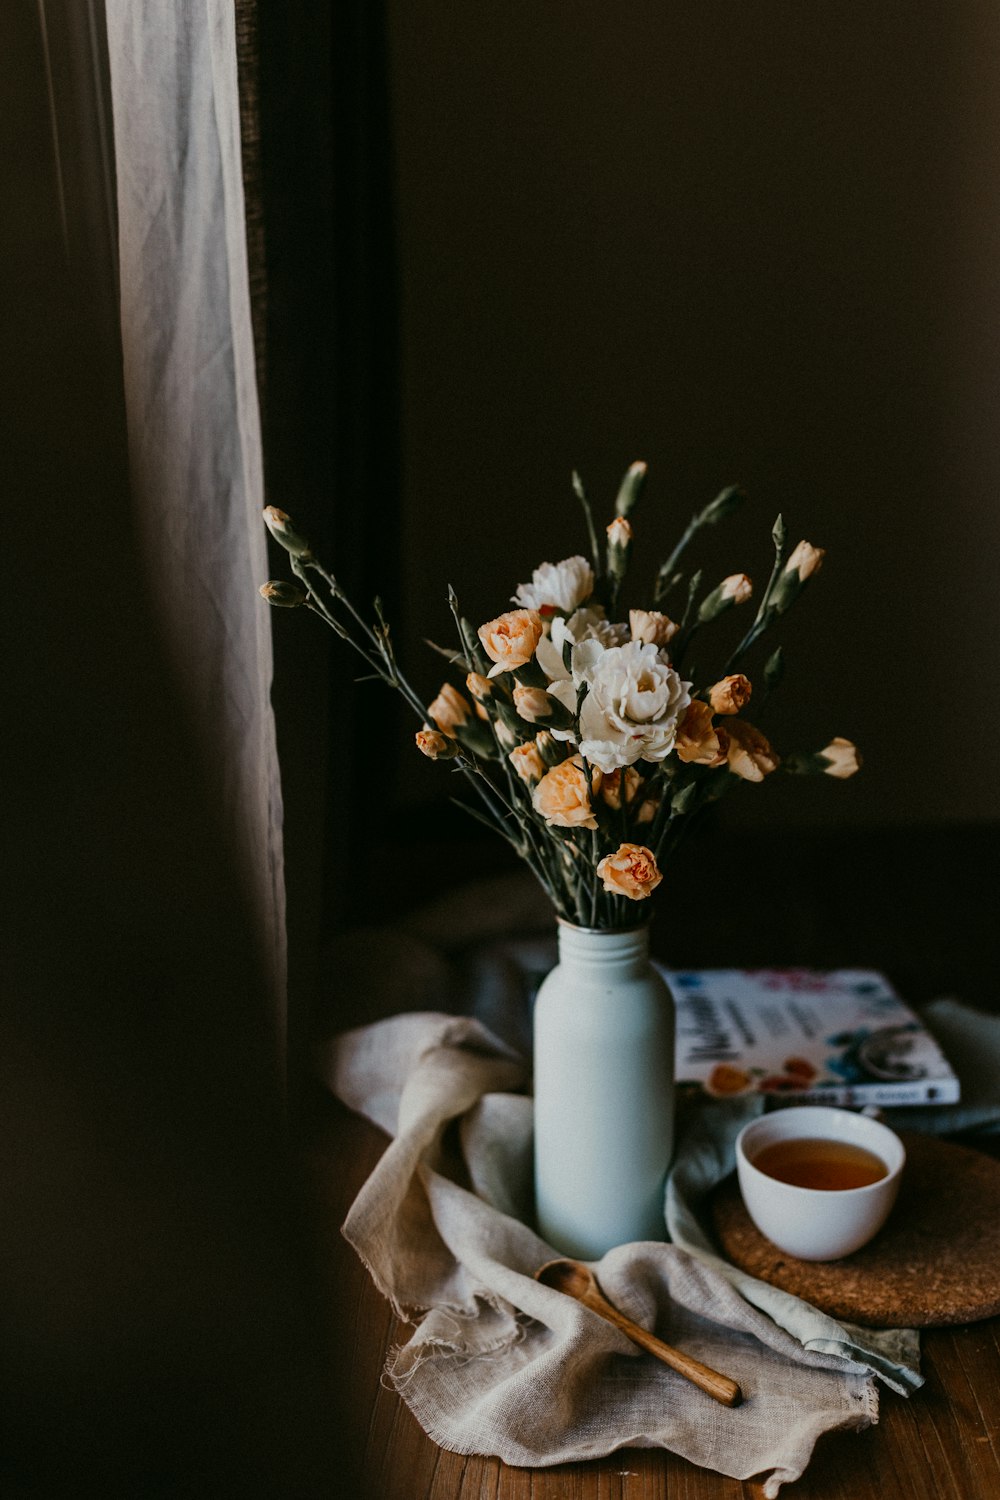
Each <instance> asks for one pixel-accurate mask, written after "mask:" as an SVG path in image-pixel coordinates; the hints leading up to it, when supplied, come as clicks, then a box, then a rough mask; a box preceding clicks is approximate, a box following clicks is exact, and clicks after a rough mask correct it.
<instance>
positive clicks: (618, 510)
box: [615, 460, 648, 516]
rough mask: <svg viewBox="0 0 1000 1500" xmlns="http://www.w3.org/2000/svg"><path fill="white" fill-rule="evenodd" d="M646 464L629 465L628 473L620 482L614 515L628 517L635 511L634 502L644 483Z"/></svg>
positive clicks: (640, 462)
mask: <svg viewBox="0 0 1000 1500" xmlns="http://www.w3.org/2000/svg"><path fill="white" fill-rule="evenodd" d="M647 468H648V465H647V464H644V463H642V461H641V460H640V461H639V462H638V463H634V464H629V467H628V472H627V473H626V475H625V478H624V479H623V480H622V482H621V486H620V488H619V490H618V498H617V499H616V500H615V515H616V516H630V515H631V514H632V512H633V510H634V509H635V505H636V501H637V500H638V499H639V496H640V495H641V494H642V487H643V485H644V484H645V483H646V469H647Z"/></svg>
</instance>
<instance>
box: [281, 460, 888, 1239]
mask: <svg viewBox="0 0 1000 1500" xmlns="http://www.w3.org/2000/svg"><path fill="white" fill-rule="evenodd" d="M645 479H646V465H645V464H643V463H634V464H632V465H631V467H630V468H629V470H628V472H627V473H626V474H625V477H624V479H623V480H622V483H621V486H620V488H619V491H618V494H617V497H616V500H615V505H614V516H613V518H612V519H611V521H610V523H609V524H608V526H607V528H606V535H605V537H604V538H603V539H602V538H601V537H600V536H599V533H598V529H597V526H596V525H595V523H594V518H593V512H592V509H591V505H590V503H589V501H588V499H587V495H586V492H585V490H584V488H583V485H582V483H581V481H580V479H579V477H578V476H577V475H575V474H574V476H573V483H574V488H575V491H576V494H577V497H578V499H579V501H580V504H581V506H582V509H583V516H584V521H585V524H586V530H587V536H588V543H589V547H588V550H589V557H585V556H582V555H575V556H572V557H569V558H566V559H565V560H564V561H562V562H559V563H555V564H553V563H543V564H542V565H541V566H540V567H538V568H536V569H535V571H534V573H533V575H532V578H531V581H530V583H522V584H520V585H518V587H517V588H516V589H515V592H514V594H513V596H512V599H511V601H510V602H511V603H512V605H513V606H514V608H512V609H509V610H506V611H504V612H503V613H501V614H499V615H497V616H496V618H495V619H491V620H488V621H487V622H486V623H485V624H483V625H480V626H479V627H478V628H476V627H474V625H473V624H472V623H471V622H470V621H469V620H468V619H466V618H465V617H464V616H463V615H462V613H461V610H460V608H459V604H458V599H457V597H456V595H455V592H454V590H453V589H451V590H449V602H450V607H451V612H452V615H453V617H454V621H455V630H456V644H455V646H454V647H453V648H444V647H440V646H438V647H435V648H434V649H435V650H437V651H438V652H439V653H440V654H441V655H442V656H443V657H444V658H445V659H446V660H447V662H448V665H449V668H450V669H451V673H452V675H453V677H454V678H455V679H456V680H455V681H452V680H449V681H447V682H445V683H444V685H443V686H442V687H441V689H440V691H439V692H438V693H437V695H436V697H434V699H433V700H432V701H431V702H430V703H428V704H426V705H425V704H424V702H423V701H422V699H421V698H420V696H419V694H418V693H417V692H416V691H415V689H414V688H413V686H412V685H411V683H410V681H409V679H408V678H407V677H406V675H405V673H404V672H403V670H402V668H401V667H400V665H399V662H398V660H397V658H396V653H395V649H394V646H393V642H392V637H391V634H390V630H389V626H388V624H387V622H386V619H385V617H384V614H383V610H382V606H381V604H380V602H379V601H378V600H377V599H376V600H375V604H374V618H373V619H372V620H371V621H370V622H369V621H367V620H366V619H365V618H364V617H363V616H362V614H360V613H359V611H358V610H357V609H356V608H355V606H354V605H353V603H352V602H351V600H350V599H349V598H348V597H347V595H346V594H345V592H344V590H343V589H342V588H341V586H340V584H339V583H338V582H337V579H336V577H335V576H334V575H333V574H331V573H330V572H329V571H328V570H327V569H326V568H325V567H324V566H323V564H322V563H321V562H320V561H319V559H318V558H316V557H315V556H314V554H313V551H312V549H311V547H310V546H309V544H308V542H307V541H306V540H305V539H304V538H303V537H302V536H301V535H300V534H299V533H298V532H297V530H296V529H295V526H294V524H293V523H292V521H291V520H290V519H289V517H288V516H287V515H286V514H285V513H284V512H283V511H281V510H278V509H276V508H275V507H273V506H269V507H268V508H267V509H266V510H265V512H264V520H265V522H266V524H267V526H268V529H269V530H270V532H271V535H272V536H273V537H274V538H275V540H276V541H277V542H279V543H280V545H281V546H282V547H283V548H284V549H285V550H286V552H287V553H288V555H289V558H290V562H291V568H292V572H293V573H294V575H295V581H294V582H292V581H281V582H275V581H272V582H270V583H265V584H264V585H263V586H262V588H261V593H262V594H263V596H264V598H265V599H267V600H268V601H269V602H270V603H271V604H274V605H278V606H282V607H293V608H296V607H298V608H305V609H309V610H311V611H312V612H313V613H315V614H316V615H318V616H319V618H320V619H322V620H323V621H324V622H325V623H326V624H327V625H328V626H330V627H331V628H332V629H333V630H334V631H335V632H336V633H337V635H339V636H340V637H341V639H342V640H344V641H345V642H347V644H348V645H350V646H351V647H353V649H354V650H355V651H357V652H358V654H359V655H360V656H361V657H362V658H363V660H364V661H365V662H366V664H367V666H368V667H369V668H370V671H371V675H373V676H374V677H376V678H378V679H381V680H382V681H383V682H385V683H387V684H388V685H389V686H390V687H392V688H394V689H396V690H397V691H398V692H399V693H401V694H402V696H403V698H404V699H405V700H406V702H407V703H408V704H409V705H410V707H411V709H412V710H413V712H414V713H415V714H416V715H417V718H418V719H419V721H420V728H419V729H418V730H417V732H416V746H417V749H418V750H420V751H421V752H422V753H423V754H424V755H426V756H429V757H430V758H431V759H432V760H439V761H443V762H446V763H448V764H449V765H450V766H451V767H452V768H453V769H454V770H457V771H458V772H459V773H460V774H461V775H462V776H463V777H464V778H465V781H466V784H467V787H468V789H469V791H470V792H471V801H467V802H463V803H462V804H461V805H463V806H464V807H465V808H466V810H467V811H468V812H469V813H471V814H472V816H473V817H476V818H478V819H480V821H482V822H484V823H485V824H486V825H487V826H488V827H490V828H491V829H493V830H495V831H496V832H497V833H499V834H500V835H501V837H503V838H505V839H506V840H507V842H508V843H509V844H510V845H511V846H512V847H513V848H514V849H515V850H516V852H517V853H518V855H520V857H521V858H522V859H523V860H524V862H525V863H526V864H527V865H528V867H529V868H530V869H531V871H532V872H533V874H534V875H535V877H536V878H537V880H538V881H539V883H540V884H541V885H542V887H543V888H544V890H545V892H546V894H547V896H548V898H549V900H550V901H551V903H552V906H553V908H554V910H555V913H556V916H557V917H558V918H559V919H560V965H559V967H558V968H557V969H556V970H555V971H553V974H551V975H549V977H548V978H547V979H546V980H545V981H544V983H543V986H542V990H541V991H540V992H539V996H538V1000H537V1003H536V1010H535V1116H536V1190H537V1197H538V1216H539V1225H540V1228H541V1230H542V1232H543V1233H544V1234H545V1235H546V1237H547V1238H548V1239H549V1240H550V1242H551V1243H553V1244H556V1245H557V1246H558V1247H560V1248H562V1249H564V1250H568V1251H570V1252H571V1253H578V1254H588V1255H589V1254H597V1253H603V1249H605V1248H608V1247H609V1246H610V1245H612V1244H617V1243H621V1242H622V1241H623V1240H626V1239H635V1238H650V1237H654V1236H656V1235H657V1234H658V1235H659V1236H660V1237H662V1233H663V1222H662V1181H663V1174H664V1172H665V1170H666V1166H667V1163H668V1162H669V1159H670V1155H671V1150H672V1119H673V1110H672V1099H673V1019H672V1005H671V1002H670V997H669V993H668V991H667V990H666V986H665V985H664V984H663V982H662V979H661V978H660V977H659V975H658V974H657V973H656V972H655V970H653V969H652V968H651V966H650V964H649V960H648V940H647V936H646V929H647V926H648V923H647V921H646V920H645V919H646V912H647V908H646V907H645V905H644V903H645V902H646V901H647V900H648V898H649V897H650V896H651V895H652V894H653V892H654V891H655V890H656V888H657V887H658V886H659V884H660V883H661V880H662V878H663V877H662V874H661V870H662V867H663V865H664V863H665V861H667V860H668V859H669V858H670V856H671V854H672V853H673V851H674V850H675V849H676V847H677V845H678V844H679V842H680V840H681V838H682V837H683V835H684V833H685V832H686V831H687V829H688V828H689V827H690V825H691V824H692V822H693V821H694V820H695V819H696V818H697V817H698V815H699V814H700V813H701V812H702V811H703V810H704V809H705V808H706V807H708V806H710V805H711V804H712V803H714V802H716V801H718V799H719V798H720V797H722V796H723V795H724V794H725V793H726V792H727V791H728V790H729V789H730V788H731V787H733V786H735V785H737V783H739V782H754V783H759V782H762V781H763V780H764V779H765V778H766V777H768V776H770V775H772V774H774V773H775V772H778V771H783V772H790V773H794V774H799V775H801V774H820V773H821V774H826V775H829V776H834V777H841V778H844V777H848V776H851V775H853V773H854V772H855V771H856V770H857V769H858V766H859V758H858V755H857V752H856V750H855V747H854V746H853V745H852V744H851V743H850V741H848V740H846V739H843V738H835V739H833V740H831V741H830V743H829V744H828V745H826V746H825V748H823V749H822V750H818V751H815V752H811V753H802V752H793V753H790V754H783V755H779V754H778V753H777V752H776V751H775V749H774V748H773V747H772V745H771V743H770V741H769V740H768V739H767V737H766V736H765V735H764V733H763V732H762V731H761V730H760V728H758V727H757V723H756V722H755V720H756V717H757V711H758V709H759V708H760V707H762V706H763V704H764V702H766V700H767V698H768V696H769V694H770V693H772V692H773V691H774V689H775V688H776V687H777V685H778V683H779V681H780V679H781V676H782V672H783V656H782V651H781V648H780V647H779V648H778V649H777V650H775V651H773V652H772V653H771V655H770V656H769V657H768V658H767V660H766V661H765V662H764V665H763V668H762V671H761V672H760V673H759V674H758V673H757V672H756V671H755V672H754V674H753V676H754V681H752V680H751V677H749V676H748V675H747V670H746V668H747V662H748V659H749V656H750V653H751V651H752V650H753V648H755V647H756V646H757V643H758V641H759V640H760V639H761V637H762V636H763V635H764V634H765V632H767V631H768V630H770V629H771V628H772V627H773V626H774V625H775V624H776V623H777V622H778V621H779V620H781V618H782V617H783V616H784V615H785V614H786V613H787V611H788V610H789V609H790V608H791V607H792V605H793V604H794V603H795V602H796V601H797V600H798V598H799V597H800V595H801V594H802V592H803V590H804V589H805V587H806V585H807V584H808V582H809V580H810V579H811V578H812V577H813V575H814V574H815V573H816V572H817V571H818V569H819V567H820V565H821V563H822V560H823V555H824V554H823V551H822V550H821V549H820V548H818V547H814V546H812V545H811V544H810V543H809V542H806V541H801V542H799V543H798V544H797V545H796V546H795V547H793V548H791V549H790V548H789V546H788V537H787V531H786V528H785V525H784V522H783V520H782V519H781V517H780V516H779V517H778V520H777V521H776V522H775V525H774V528H773V531H772V538H773V542H774V564H773V567H772V570H771V574H770V577H769V579H768V581H767V584H766V586H765V587H764V589H763V591H762V592H761V593H760V595H759V602H758V603H757V609H756V612H755V613H754V614H753V616H752V618H751V619H750V621H749V623H748V625H747V626H746V628H745V629H744V631H743V633H742V635H741V636H740V638H739V639H738V640H737V641H736V644H735V645H734V647H733V648H732V649H731V650H730V652H729V655H728V657H727V658H726V659H725V660H722V661H720V662H719V664H718V666H717V668H716V670H715V671H714V672H712V673H711V674H710V675H709V676H707V677H702V679H701V680H700V681H695V680H693V679H694V678H695V676H696V674H695V673H694V671H693V670H690V674H688V672H687V671H686V669H685V661H686V659H687V657H688V653H689V650H690V648H691V644H692V641H694V639H695V637H696V636H698V637H700V634H701V632H702V631H704V630H706V629H707V628H708V627H710V626H713V625H714V624H715V623H716V622H717V621H719V620H722V619H723V618H724V617H726V616H728V615H729V613H730V612H731V611H734V610H738V611H741V612H742V611H744V610H745V609H746V607H747V606H748V604H749V603H750V601H751V600H752V599H753V598H754V590H753V586H752V584H751V581H750V579H749V578H748V577H747V576H746V575H745V574H743V573H736V574H733V575H731V576H729V577H727V578H724V579H722V581H721V582H719V583H717V584H715V585H714V586H712V587H710V588H704V587H703V578H702V572H701V571H700V570H691V569H690V568H689V567H688V566H687V556H688V550H689V548H690V546H691V544H692V543H693V542H694V541H695V539H696V538H697V536H698V535H699V533H700V532H702V531H703V530H704V529H705V528H706V527H710V526H715V525H717V524H718V523H719V522H720V521H722V520H724V519H725V518H726V517H728V516H729V515H731V514H732V513H733V512H734V511H735V510H736V509H737V508H738V507H739V506H740V505H741V504H742V503H743V502H744V500H745V495H744V492H743V491H742V490H741V489H740V488H738V487H736V486H733V487H730V488H728V489H725V490H723V491H722V493H721V494H720V495H718V496H717V497H716V499H714V500H713V501H712V502H711V503H710V504H709V505H707V506H705V508H704V509H703V510H701V511H700V512H698V513H697V514H696V515H695V516H693V517H692V519H691V521H690V522H689V523H688V525H687V527H686V529H685V531H684V533H683V535H682V536H681V537H680V539H679V541H678V542H677V545H676V546H675V547H674V549H673V551H672V552H671V553H670V555H669V557H667V558H666V560H665V561H664V562H663V563H662V565H661V566H660V568H659V570H658V571H657V573H656V576H655V582H654V584H653V587H652V590H651V593H650V596H649V597H648V599H647V600H646V601H645V603H646V606H647V607H644V608H631V609H629V610H628V613H627V617H626V616H625V614H624V611H623V610H622V608H621V607H620V599H621V595H622V590H623V585H624V583H625V579H626V574H627V571H628V566H629V562H630V558H631V553H632V543H633V529H632V521H631V516H632V514H633V512H634V509H635V506H636V504H637V502H638V500H639V497H640V495H641V492H642V490H643V487H644V484H645ZM699 654H700V655H701V654H702V653H701V651H700V652H699ZM458 684H460V685H458ZM462 687H464V689H465V691H464V692H463V691H462ZM751 703H752V705H753V707H752V710H751V709H750V705H751ZM748 710H750V711H751V712H752V713H753V718H751V717H748ZM456 800H457V799H456ZM609 997H610V1000H611V1002H612V1003H610V1004H609V1003H608V1001H609Z"/></svg>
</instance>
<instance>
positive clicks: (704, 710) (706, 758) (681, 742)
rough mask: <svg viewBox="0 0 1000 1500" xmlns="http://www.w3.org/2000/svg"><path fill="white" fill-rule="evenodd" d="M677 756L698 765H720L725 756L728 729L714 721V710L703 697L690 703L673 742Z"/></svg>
mask: <svg viewBox="0 0 1000 1500" xmlns="http://www.w3.org/2000/svg"><path fill="white" fill-rule="evenodd" d="M674 749H675V750H676V751H677V758H678V760H682V761H685V762H686V763H687V764H689V765H696V766H721V765H723V764H724V763H725V759H726V743H725V731H724V730H720V729H717V728H716V727H715V725H714V724H713V723H712V710H711V708H710V707H709V705H708V704H707V703H703V702H702V701H701V699H700V698H695V699H694V700H693V701H692V702H691V703H689V704H688V706H687V709H686V710H685V713H684V717H683V719H682V720H681V723H680V728H679V729H678V731H677V739H676V741H675V743H674Z"/></svg>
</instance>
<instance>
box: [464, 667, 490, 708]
mask: <svg viewBox="0 0 1000 1500" xmlns="http://www.w3.org/2000/svg"><path fill="white" fill-rule="evenodd" d="M465 686H466V687H467V688H468V690H469V696H470V697H472V698H474V699H475V700H476V702H477V703H486V702H487V701H488V699H490V698H492V696H493V684H492V682H490V679H489V678H488V677H484V676H483V674H482V673H481V672H470V673H469V675H468V677H467V678H466V679H465Z"/></svg>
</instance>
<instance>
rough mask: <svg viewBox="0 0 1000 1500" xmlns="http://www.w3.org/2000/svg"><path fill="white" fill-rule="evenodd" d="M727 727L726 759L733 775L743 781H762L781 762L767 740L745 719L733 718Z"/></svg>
mask: <svg viewBox="0 0 1000 1500" xmlns="http://www.w3.org/2000/svg"><path fill="white" fill-rule="evenodd" d="M727 727H728V732H729V751H728V754H727V757H726V758H727V760H728V761H729V769H730V771H732V773H733V775H734V776H740V777H742V779H743V780H744V781H763V780H764V777H765V776H769V775H770V774H771V772H772V771H776V770H777V769H778V767H779V765H780V764H781V762H780V760H779V759H778V757H777V756H776V755H775V753H774V751H773V750H772V749H771V746H770V744H769V742H768V741H767V740H766V739H765V737H764V736H763V735H762V734H761V732H760V730H759V729H755V728H754V727H753V725H752V724H748V723H747V722H746V720H745V719H733V720H731V721H730V723H729V725H728V726H727Z"/></svg>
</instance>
